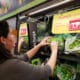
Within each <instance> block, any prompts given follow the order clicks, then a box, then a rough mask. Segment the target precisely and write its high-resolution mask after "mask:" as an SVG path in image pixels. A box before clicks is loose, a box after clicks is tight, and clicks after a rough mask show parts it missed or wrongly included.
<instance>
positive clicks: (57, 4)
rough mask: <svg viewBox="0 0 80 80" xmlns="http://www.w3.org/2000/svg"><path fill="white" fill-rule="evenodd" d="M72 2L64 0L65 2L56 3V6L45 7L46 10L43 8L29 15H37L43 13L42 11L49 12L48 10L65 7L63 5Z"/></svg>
mask: <svg viewBox="0 0 80 80" xmlns="http://www.w3.org/2000/svg"><path fill="white" fill-rule="evenodd" d="M71 1H73V0H64V1H61V2H59V3H55V4H52V5H50V6H47V7H45V8H42V9H39V10H36V11H33V12H31V13H29V15H34V14H37V13H39V12H42V11H45V10H48V9H51V8H54V7H57V6H60V5H63V4H65V3H68V2H71Z"/></svg>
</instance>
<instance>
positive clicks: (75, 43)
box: [65, 34, 80, 53]
mask: <svg viewBox="0 0 80 80" xmlns="http://www.w3.org/2000/svg"><path fill="white" fill-rule="evenodd" d="M65 52H68V53H80V34H76V35H75V36H72V37H71V38H67V39H66V41H65Z"/></svg>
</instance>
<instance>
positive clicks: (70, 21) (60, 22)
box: [52, 9, 80, 34]
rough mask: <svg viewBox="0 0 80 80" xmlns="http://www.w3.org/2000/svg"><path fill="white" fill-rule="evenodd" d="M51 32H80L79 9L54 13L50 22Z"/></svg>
mask: <svg viewBox="0 0 80 80" xmlns="http://www.w3.org/2000/svg"><path fill="white" fill-rule="evenodd" d="M52 23H53V24H52V33H53V34H62V33H80V9H76V10H72V11H68V12H65V13H62V14H55V15H54V16H53V22H52Z"/></svg>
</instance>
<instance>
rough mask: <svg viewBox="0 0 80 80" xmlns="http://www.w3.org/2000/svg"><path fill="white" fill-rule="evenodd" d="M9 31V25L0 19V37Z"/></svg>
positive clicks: (5, 35)
mask: <svg viewBox="0 0 80 80" xmlns="http://www.w3.org/2000/svg"><path fill="white" fill-rule="evenodd" d="M8 33H9V25H8V22H7V21H0V37H1V36H3V37H5V38H6V37H7V35H8Z"/></svg>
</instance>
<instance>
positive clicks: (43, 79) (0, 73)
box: [0, 48, 51, 80]
mask: <svg viewBox="0 0 80 80" xmlns="http://www.w3.org/2000/svg"><path fill="white" fill-rule="evenodd" d="M1 51H2V50H1V48H0V54H1ZM10 56H11V55H9V57H7V59H5V60H3V62H2V63H1V64H0V80H47V79H48V78H49V76H50V74H51V69H50V67H49V66H48V65H41V66H35V65H32V64H30V63H29V62H28V57H27V55H24V56H22V57H18V58H13V57H11V58H10ZM19 58H20V59H19ZM21 58H22V59H21ZM23 60H25V61H27V62H25V61H23Z"/></svg>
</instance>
